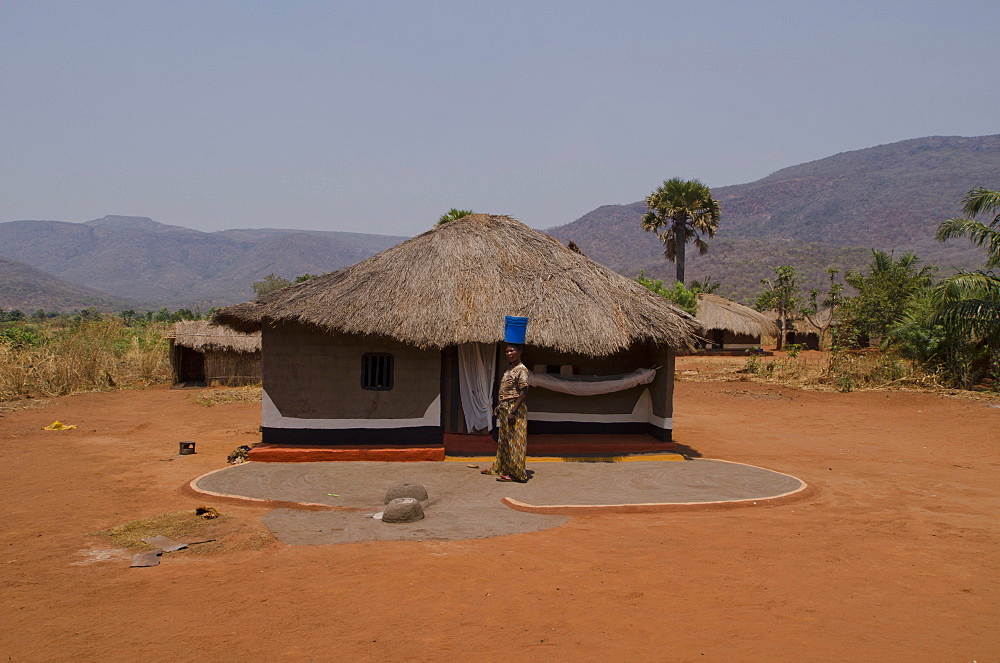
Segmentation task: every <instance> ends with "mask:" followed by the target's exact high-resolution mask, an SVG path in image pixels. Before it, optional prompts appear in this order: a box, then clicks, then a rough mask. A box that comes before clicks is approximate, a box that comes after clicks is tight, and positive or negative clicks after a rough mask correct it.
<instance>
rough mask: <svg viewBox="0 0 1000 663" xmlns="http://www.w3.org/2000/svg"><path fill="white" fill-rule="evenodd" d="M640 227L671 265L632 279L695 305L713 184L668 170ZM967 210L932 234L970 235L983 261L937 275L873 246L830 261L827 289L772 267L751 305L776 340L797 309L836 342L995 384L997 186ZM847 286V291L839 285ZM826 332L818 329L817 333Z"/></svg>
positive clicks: (967, 203)
mask: <svg viewBox="0 0 1000 663" xmlns="http://www.w3.org/2000/svg"><path fill="white" fill-rule="evenodd" d="M645 202H646V208H647V212H646V214H645V215H644V216H643V217H642V227H643V229H645V230H647V231H649V232H655V233H656V234H657V237H658V238H659V239H660V241H661V242H662V243H663V245H664V257H666V258H667V260H670V261H671V262H674V263H675V265H676V275H677V280H676V282H675V283H674V284H673V285H672V286H665V285H664V284H663V283H662V282H660V281H652V280H650V279H647V278H645V276H644V275H643V274H641V273H640V274H639V276H638V277H637V279H636V280H637V281H638V282H639V283H641V284H643V285H644V286H646V287H647V288H649V289H650V290H653V291H654V292H657V293H659V294H661V295H663V296H665V297H667V298H668V299H671V300H672V301H673V302H675V303H676V304H677V305H678V306H680V307H681V308H684V309H685V310H688V311H689V312H692V313H695V312H696V310H697V293H698V292H704V291H705V290H704V285H703V284H700V283H692V286H691V287H690V288H688V287H687V286H686V285H685V280H684V277H685V273H684V272H685V252H686V246H687V245H688V244H694V246H695V248H697V249H698V250H699V252H701V253H702V254H704V253H705V252H706V251H708V243H707V242H706V241H705V239H706V238H712V237H714V236H715V234H716V232H717V231H718V227H719V222H720V220H721V218H722V209H721V206H720V205H719V203H718V201H716V200H715V199H714V198H713V197H712V193H711V190H710V189H709V188H708V187H707V186H705V185H704V184H703V183H701V182H700V181H698V180H682V179H680V178H673V179H670V180H666V181H665V182H663V184H662V185H661V186H660V187H658V188H657V189H656V190H655V191H653V193H651V194H650V195H649V196H647V197H646V201H645ZM961 210H962V213H963V215H964V216H962V217H956V218H951V219H946V220H944V221H942V222H941V224H940V226H939V228H938V230H937V233H936V235H935V238H936V239H937V240H938V241H941V242H944V241H948V240H950V239H954V238H968V239H969V240H970V241H971V242H972V243H973V244H974V245H975V246H978V247H981V248H984V249H985V250H986V260H985V262H984V265H983V268H982V269H980V270H976V271H961V272H958V273H957V274H953V275H951V276H948V277H946V278H944V279H943V280H941V281H939V282H935V280H934V276H935V273H936V271H937V268H936V267H934V266H933V265H921V264H920V260H919V258H918V257H917V256H916V255H915V254H913V253H910V252H906V253H904V254H903V255H901V256H899V257H896V256H895V254H894V253H893V252H886V251H881V250H878V249H872V258H871V262H870V263H869V265H868V267H867V269H866V270H864V271H858V270H848V271H847V272H846V273H844V274H843V276H842V277H841V275H840V270H838V269H832V268H831V269H828V270H827V272H828V275H829V277H830V283H829V286H828V288H827V289H826V291H825V292H822V291H820V290H811V291H810V292H809V293H807V294H804V293H803V292H802V291H801V288H800V287H799V284H798V280H797V275H796V273H795V269H794V268H793V267H791V266H789V265H779V266H777V267H774V268H773V271H774V275H773V276H772V277H771V278H767V279H763V280H762V281H761V286H762V292H761V293H760V295H759V296H758V297H757V300H756V302H755V307H756V308H757V309H758V310H761V311H774V312H775V313H776V316H777V318H778V321H779V328H780V330H781V333H780V334H779V336H778V339H777V341H778V349H781V348H782V346H783V343H784V338H785V335H786V333H787V332H788V331H789V330H790V328H791V322H792V320H794V319H805V320H807V321H809V323H810V324H811V325H812V326H813V327H815V328H816V329H817V330H819V335H820V336H821V337H825V336H829V337H830V338H829V339H827V340H828V342H829V343H830V345H831V348H832V349H833V350H834V351H839V350H843V349H847V348H860V347H879V348H881V349H882V350H885V351H888V352H893V353H895V354H897V355H898V356H900V357H902V358H905V359H909V360H912V361H914V362H916V363H917V364H919V365H921V366H923V367H925V368H927V369H929V370H932V371H934V372H935V373H937V374H938V375H939V376H940V377H941V378H942V379H943V380H944V381H946V382H950V383H951V384H953V385H956V386H961V387H964V388H968V387H971V386H972V385H974V384H976V383H978V382H981V381H982V380H983V379H985V378H988V379H992V380H993V384H994V388H998V389H1000V276H998V275H997V274H996V272H995V271H993V270H994V269H995V268H996V267H1000V191H996V190H993V189H988V188H986V187H977V188H974V189H971V190H970V191H968V192H967V193H966V195H965V197H964V198H963V199H962V201H961ZM847 288H850V289H851V291H852V292H853V293H856V294H851V295H847V294H845V292H846V290H847ZM821 340H823V339H821Z"/></svg>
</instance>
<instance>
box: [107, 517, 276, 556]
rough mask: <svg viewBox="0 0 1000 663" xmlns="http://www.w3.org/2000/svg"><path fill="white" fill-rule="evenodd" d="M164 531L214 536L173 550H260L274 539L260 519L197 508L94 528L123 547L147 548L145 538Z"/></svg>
mask: <svg viewBox="0 0 1000 663" xmlns="http://www.w3.org/2000/svg"><path fill="white" fill-rule="evenodd" d="M158 534H159V535H163V536H167V537H170V538H171V539H175V540H177V541H182V542H190V541H199V540H204V539H215V540H214V541H211V542H209V543H202V544H198V545H195V546H191V547H190V548H187V549H185V550H181V551H177V552H174V553H170V554H171V555H177V554H181V553H188V554H195V555H205V554H212V553H217V552H223V551H227V550H257V549H260V548H263V547H264V546H266V545H268V544H269V543H271V542H272V541H273V537H272V536H271V534H270V532H268V531H267V529H266V528H265V527H264V526H263V525H261V524H259V523H247V522H243V521H241V520H240V519H238V518H235V517H233V516H231V515H227V514H220V515H219V517H218V518H212V519H205V518H202V517H201V516H198V515H196V514H195V512H194V510H193V509H192V510H188V511H174V512H171V513H161V514H159V515H156V516H150V517H148V518H139V519H137V520H131V521H129V522H127V523H122V524H121V525H117V526H115V527H111V528H108V529H106V530H101V531H100V532H93V535H94V536H104V537H107V538H108V539H110V540H111V541H112V542H114V543H115V545H118V546H120V547H122V548H146V549H150V548H152V546H149V545H147V544H145V543H143V541H142V540H143V539H146V538H149V537H151V536H156V535H158Z"/></svg>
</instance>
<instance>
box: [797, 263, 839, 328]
mask: <svg viewBox="0 0 1000 663" xmlns="http://www.w3.org/2000/svg"><path fill="white" fill-rule="evenodd" d="M826 273H827V275H828V276H829V277H830V287H829V289H828V290H827V292H826V295H825V296H824V297H823V299H822V301H820V299H819V297H820V294H821V293H820V291H819V290H817V289H815V288H814V289H812V290H810V291H809V303H808V304H806V305H805V306H803V307H802V315H804V316H805V318H806V320H808V321H809V323H810V324H811V325H812V326H814V327H816V328H817V329H819V341H820V343H821V344H822V343H823V341H824V339H826V335H827V333H828V332H829V331H830V327H832V326H833V322H834V319H835V318H836V315H837V308H838V307H840V305H841V304H843V303H844V284H842V283H837V275H838V274H839V273H840V270H839V269H833V268H832V267H831V268H828V269H827V270H826ZM824 312H825V313H824Z"/></svg>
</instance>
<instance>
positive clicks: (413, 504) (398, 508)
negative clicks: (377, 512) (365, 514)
mask: <svg viewBox="0 0 1000 663" xmlns="http://www.w3.org/2000/svg"><path fill="white" fill-rule="evenodd" d="M423 518H424V508H423V507H422V506H420V502H419V501H417V500H416V499H415V498H413V497H397V498H396V499H394V500H393V501H391V502H389V503H388V504H387V505H386V506H385V511H383V512H382V522H383V523H412V522H415V521H417V520H423Z"/></svg>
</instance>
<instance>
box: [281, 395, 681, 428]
mask: <svg viewBox="0 0 1000 663" xmlns="http://www.w3.org/2000/svg"><path fill="white" fill-rule="evenodd" d="M528 421H557V422H558V421H564V422H567V423H572V422H578V423H581V422H582V423H633V422H648V423H651V424H653V425H654V426H657V427H658V428H662V429H665V430H673V427H674V421H673V418H671V417H658V416H656V415H655V414H653V398H652V396H650V393H649V389H645V390H643V392H642V396H640V397H639V400H638V401H636V403H635V407H634V408H632V412H631V413H629V414H595V413H592V412H532V411H531V408H530V407H529V409H528ZM261 424H262V425H263V426H264V427H265V428H306V429H320V430H323V429H329V430H338V429H346V428H374V429H378V428H418V427H423V426H440V425H441V396H440V395H438V397H437V398H435V399H434V400H433V402H431V404H430V405H428V406H427V410H426V412H424V416H422V417H416V418H412V419H303V418H299V417H286V416H284V415H282V414H281V412H279V411H278V406H276V405H275V404H274V401H272V400H271V397H270V396H268V395H267V391H266V390H265V391H264V392H263V395H262V398H261Z"/></svg>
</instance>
